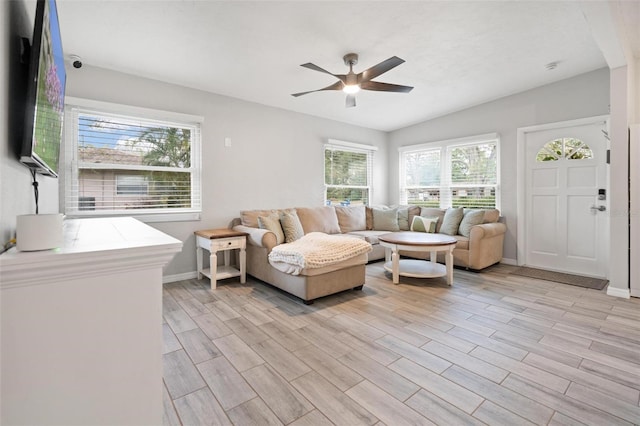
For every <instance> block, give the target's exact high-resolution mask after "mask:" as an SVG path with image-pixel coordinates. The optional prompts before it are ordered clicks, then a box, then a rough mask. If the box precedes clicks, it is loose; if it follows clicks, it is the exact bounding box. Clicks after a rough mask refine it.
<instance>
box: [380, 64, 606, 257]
mask: <svg viewBox="0 0 640 426" xmlns="http://www.w3.org/2000/svg"><path fill="white" fill-rule="evenodd" d="M608 113H609V70H608V69H607V68H603V69H600V70H596V71H592V72H589V73H586V74H582V75H579V76H576V77H573V78H569V79H566V80H562V81H560V82H557V83H553V84H549V85H546V86H542V87H538V88H535V89H532V90H529V91H526V92H522V93H519V94H516V95H512V96H508V97H505V98H501V99H498V100H495V101H493V102H488V103H485V104H482V105H478V106H475V107H472V108H468V109H466V110H463V111H459V112H456V113H453V114H449V115H446V116H443V117H439V118H435V119H433V120H429V121H425V122H423V123H419V124H416V125H414V126H411V127H407V128H404V129H400V130H396V131H394V132H391V133H390V135H389V141H390V143H389V203H390V204H393V203H398V200H399V197H400V193H399V187H400V184H399V155H398V148H399V147H401V146H407V145H415V144H420V143H426V142H434V141H440V140H447V139H456V138H461V137H465V136H473V135H480V134H485V133H492V132H497V133H498V134H499V135H500V167H501V172H500V174H501V188H500V191H501V206H500V210H501V213H502V216H503V217H504V220H505V223H506V225H507V234H506V236H505V246H504V257H505V258H508V259H517V250H516V238H517V235H516V229H517V217H516V209H517V202H516V199H517V185H516V180H517V179H516V177H517V169H516V162H517V161H516V160H517V150H516V147H517V143H516V142H517V129H518V128H519V127H527V126H534V125H539V124H546V123H553V122H558V121H566V120H572V119H578V118H584V117H592V116H597V115H606V114H608Z"/></svg>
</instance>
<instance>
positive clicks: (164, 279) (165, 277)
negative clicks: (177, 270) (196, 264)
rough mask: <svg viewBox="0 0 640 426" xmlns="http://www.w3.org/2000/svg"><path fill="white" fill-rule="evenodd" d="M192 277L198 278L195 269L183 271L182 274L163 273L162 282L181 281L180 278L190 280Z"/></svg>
mask: <svg viewBox="0 0 640 426" xmlns="http://www.w3.org/2000/svg"><path fill="white" fill-rule="evenodd" d="M194 278H198V272H197V271H192V272H185V273H183V274H175V275H163V276H162V284H166V283H174V282H176V281H182V280H192V279H194Z"/></svg>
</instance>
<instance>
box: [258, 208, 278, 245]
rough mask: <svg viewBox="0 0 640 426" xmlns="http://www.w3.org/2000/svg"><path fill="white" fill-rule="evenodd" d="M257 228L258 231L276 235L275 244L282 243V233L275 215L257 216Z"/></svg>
mask: <svg viewBox="0 0 640 426" xmlns="http://www.w3.org/2000/svg"><path fill="white" fill-rule="evenodd" d="M258 226H259V227H260V229H266V230H268V231H271V232H273V233H274V234H275V235H276V244H282V243H284V231H283V230H282V225H281V224H280V219H279V218H278V215H277V214H272V215H269V216H258Z"/></svg>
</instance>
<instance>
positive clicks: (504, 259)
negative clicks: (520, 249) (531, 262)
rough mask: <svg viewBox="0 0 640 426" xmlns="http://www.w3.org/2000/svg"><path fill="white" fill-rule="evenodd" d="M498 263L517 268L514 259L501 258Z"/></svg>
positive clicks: (516, 262)
mask: <svg viewBox="0 0 640 426" xmlns="http://www.w3.org/2000/svg"><path fill="white" fill-rule="evenodd" d="M500 263H504V264H505V265H513V266H518V261H517V260H516V259H509V258H507V257H503V258H502V260H501V261H500Z"/></svg>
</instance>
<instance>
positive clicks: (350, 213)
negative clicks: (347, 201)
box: [335, 205, 367, 233]
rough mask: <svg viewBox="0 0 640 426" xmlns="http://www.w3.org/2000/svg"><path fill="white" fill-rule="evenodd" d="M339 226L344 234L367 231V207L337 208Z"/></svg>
mask: <svg viewBox="0 0 640 426" xmlns="http://www.w3.org/2000/svg"><path fill="white" fill-rule="evenodd" d="M335 209H336V216H338V225H339V226H340V231H342V232H343V233H346V232H351V231H364V230H365V229H367V214H366V209H365V206H364V205H362V206H345V207H342V206H336V207H335Z"/></svg>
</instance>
